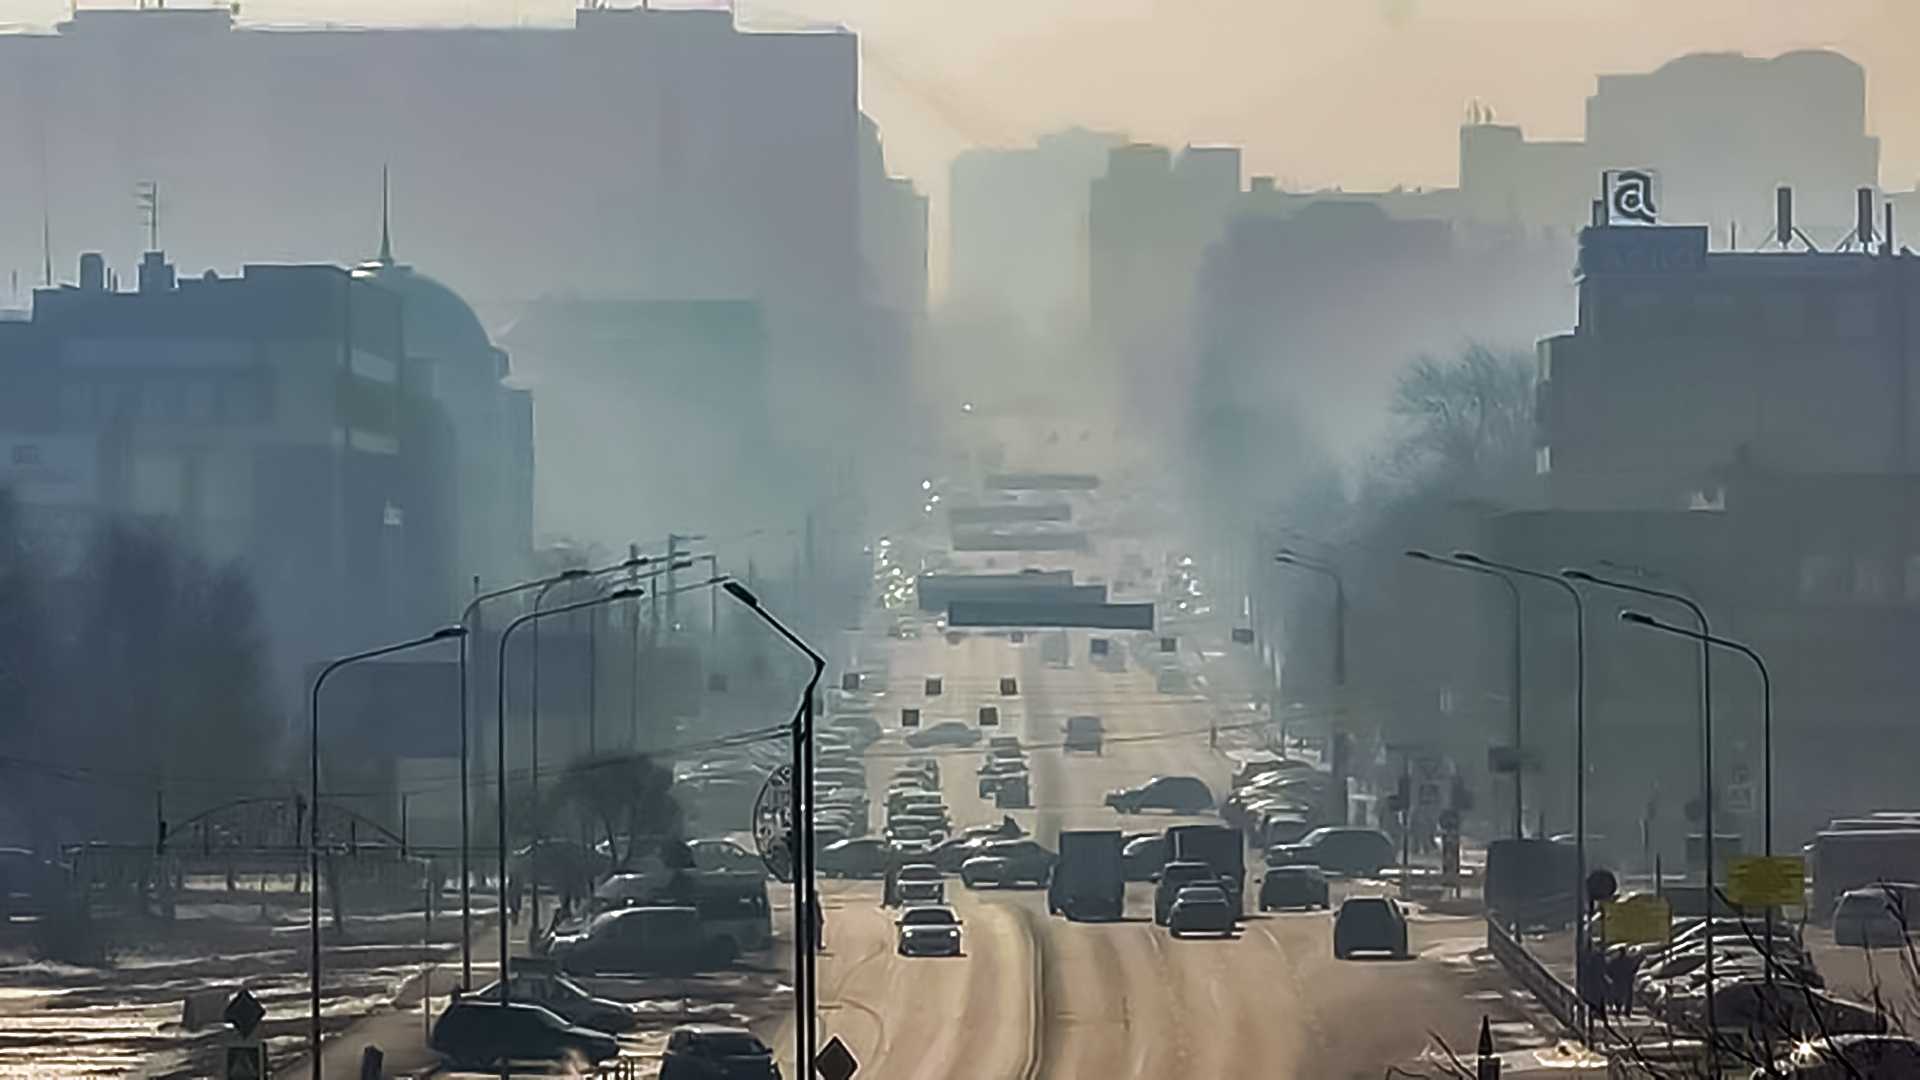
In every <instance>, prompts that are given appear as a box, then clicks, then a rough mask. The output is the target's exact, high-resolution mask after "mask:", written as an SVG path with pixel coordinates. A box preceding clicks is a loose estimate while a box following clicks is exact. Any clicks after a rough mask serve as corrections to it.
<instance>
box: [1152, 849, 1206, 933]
mask: <svg viewBox="0 0 1920 1080" xmlns="http://www.w3.org/2000/svg"><path fill="white" fill-rule="evenodd" d="M1207 884H1218V881H1217V880H1216V879H1215V878H1214V876H1213V867H1211V866H1208V865H1207V864H1206V863H1203V862H1170V863H1168V864H1167V865H1166V866H1165V867H1164V868H1162V869H1161V870H1160V871H1159V876H1158V877H1156V878H1154V888H1153V921H1154V922H1156V923H1158V924H1160V925H1161V926H1165V925H1167V914H1168V913H1169V912H1171V911H1172V910H1173V901H1174V898H1175V897H1177V896H1179V895H1180V890H1181V889H1184V888H1186V887H1187V886H1189V885H1207Z"/></svg>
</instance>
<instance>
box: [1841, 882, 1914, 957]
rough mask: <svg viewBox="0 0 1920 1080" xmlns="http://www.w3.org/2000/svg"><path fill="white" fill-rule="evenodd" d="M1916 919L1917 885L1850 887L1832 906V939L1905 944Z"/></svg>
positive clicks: (1869, 946) (1888, 945)
mask: <svg viewBox="0 0 1920 1080" xmlns="http://www.w3.org/2000/svg"><path fill="white" fill-rule="evenodd" d="M1915 921H1920V885H1907V884H1904V883H1897V882H1885V883H1878V884H1874V885H1868V886H1865V887H1864V888H1859V889H1850V890H1848V891H1847V892H1845V893H1843V894H1841V896H1840V899H1839V901H1837V902H1836V903H1835V904H1834V906H1833V943H1834V944H1835V945H1851V946H1854V947H1856V948H1862V949H1876V948H1904V947H1905V946H1906V944H1907V932H1908V930H1909V929H1910V928H1911V927H1912V925H1913V924H1914V922H1915Z"/></svg>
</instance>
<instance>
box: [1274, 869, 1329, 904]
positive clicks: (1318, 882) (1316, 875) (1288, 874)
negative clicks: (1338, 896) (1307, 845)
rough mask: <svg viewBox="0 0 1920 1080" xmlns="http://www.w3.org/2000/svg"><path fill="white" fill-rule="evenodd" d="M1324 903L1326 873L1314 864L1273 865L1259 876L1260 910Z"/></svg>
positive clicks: (1325, 900) (1325, 897)
mask: <svg viewBox="0 0 1920 1080" xmlns="http://www.w3.org/2000/svg"><path fill="white" fill-rule="evenodd" d="M1327 906H1328V896H1327V875H1325V874H1323V873H1321V872H1320V868H1319V867H1317V866H1311V865H1296V866H1276V867H1273V868H1272V869H1270V870H1268V871H1267V875H1266V876H1265V877H1263V878H1261V879H1260V910H1261V911H1278V910H1279V909H1281V908H1322V909H1324V908H1326V907H1327Z"/></svg>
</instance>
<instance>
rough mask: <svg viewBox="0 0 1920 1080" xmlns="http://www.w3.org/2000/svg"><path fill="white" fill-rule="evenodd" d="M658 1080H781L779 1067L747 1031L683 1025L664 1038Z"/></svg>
mask: <svg viewBox="0 0 1920 1080" xmlns="http://www.w3.org/2000/svg"><path fill="white" fill-rule="evenodd" d="M660 1080H780V1066H779V1065H777V1064H775V1063H774V1060H773V1050H772V1048H771V1047H769V1046H767V1044H766V1043H763V1042H761V1041H760V1037H759V1036H757V1035H755V1034H754V1033H753V1032H751V1031H748V1030H747V1029H746V1028H742V1027H728V1026H724V1025H721V1024H682V1025H680V1026H679V1027H677V1028H674V1029H673V1034H671V1035H668V1036H667V1049H666V1053H665V1054H664V1055H662V1056H661V1058H660Z"/></svg>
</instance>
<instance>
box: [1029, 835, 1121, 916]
mask: <svg viewBox="0 0 1920 1080" xmlns="http://www.w3.org/2000/svg"><path fill="white" fill-rule="evenodd" d="M1120 848H1121V838H1120V832H1119V830H1117V829H1069V830H1066V831H1064V832H1062V833H1061V834H1060V861H1059V862H1057V863H1055V864H1054V868H1053V878H1052V879H1051V880H1050V881H1049V882H1048V884H1047V911H1048V912H1050V913H1052V914H1055V915H1065V916H1066V917H1067V918H1068V919H1070V920H1073V921H1076V922H1077V921H1079V920H1082V919H1118V918H1119V917H1120V915H1121V913H1122V912H1123V911H1124V910H1125V909H1126V904H1127V875H1126V869H1125V867H1124V865H1123V864H1122V860H1121V858H1120Z"/></svg>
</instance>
